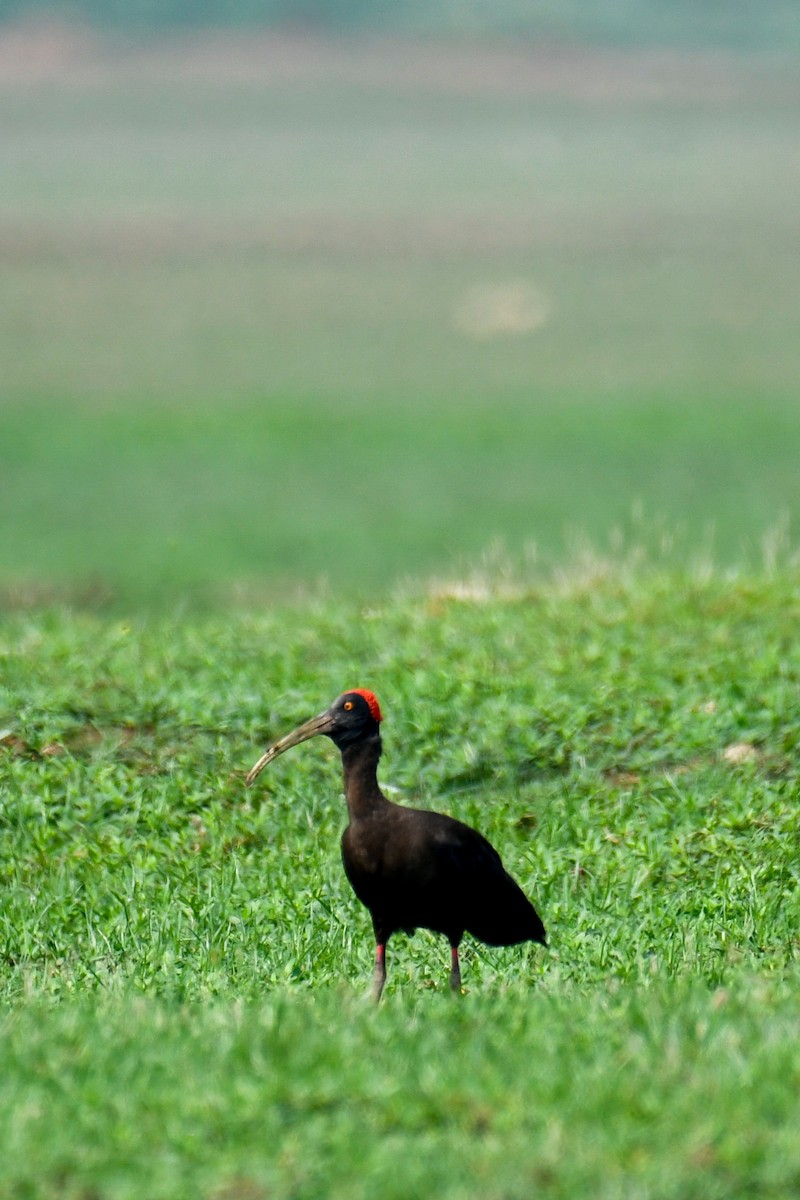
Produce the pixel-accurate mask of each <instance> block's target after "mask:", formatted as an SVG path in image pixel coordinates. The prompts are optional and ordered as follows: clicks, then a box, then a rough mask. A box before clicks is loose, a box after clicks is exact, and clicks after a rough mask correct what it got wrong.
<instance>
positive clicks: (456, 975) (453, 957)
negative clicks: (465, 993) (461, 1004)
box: [450, 946, 461, 992]
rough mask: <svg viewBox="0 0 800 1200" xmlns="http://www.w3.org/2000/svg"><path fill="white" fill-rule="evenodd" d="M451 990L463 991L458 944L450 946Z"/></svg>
mask: <svg viewBox="0 0 800 1200" xmlns="http://www.w3.org/2000/svg"><path fill="white" fill-rule="evenodd" d="M450 991H451V992H460V991H461V966H460V964H459V961H458V946H451V947H450Z"/></svg>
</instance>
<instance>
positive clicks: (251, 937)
mask: <svg viewBox="0 0 800 1200" xmlns="http://www.w3.org/2000/svg"><path fill="white" fill-rule="evenodd" d="M507 586H508V587H510V581H507ZM478 594H479V593H478V592H476V593H475V595H476V596H477V595H478ZM799 597H800V593H798V586H797V579H796V575H795V574H794V573H792V572H789V571H786V570H783V571H780V572H779V573H778V574H777V575H776V576H774V577H773V578H771V579H768V578H765V577H760V578H759V577H755V576H751V577H743V578H741V579H740V580H739V581H730V580H729V581H725V580H723V579H722V578H720V577H717V576H712V578H711V579H705V580H704V579H703V578H701V577H700V576H699V575H698V576H689V575H684V576H680V575H677V574H667V575H664V576H661V577H659V576H651V577H649V578H648V576H647V575H640V576H638V577H636V576H631V575H626V573H625V572H624V571H622V570H620V572H619V573H618V574H617V576H616V577H613V576H612V577H610V578H608V579H606V580H605V581H603V579H602V578H601V577H599V576H597V577H594V578H591V577H586V578H584V579H583V580H581V579H575V580H573V581H572V582H566V581H565V582H563V583H562V584H560V585H557V584H555V583H553V584H551V585H549V586H547V587H545V588H534V589H526V588H524V587H520V589H519V590H518V591H517V592H516V593H515V594H511V593H510V594H509V595H508V596H507V598H505V599H501V598H494V599H492V598H491V597H486V596H484V598H482V599H475V600H461V601H458V600H453V599H448V598H447V596H445V595H442V594H436V593H433V592H431V593H429V594H428V595H424V594H418V595H417V597H416V598H413V599H411V598H405V599H403V598H397V599H385V600H384V601H382V602H381V603H380V604H378V605H377V606H376V607H374V608H370V609H360V608H358V607H355V606H351V605H346V604H343V603H341V602H340V603H338V604H334V603H333V602H331V604H330V605H329V606H328V607H327V609H324V608H322V607H315V606H313V605H308V604H307V605H305V606H304V607H301V608H299V609H298V608H295V609H287V610H286V611H284V612H280V611H273V612H269V613H262V614H260V615H258V616H253V617H245V616H239V617H235V618H232V617H231V618H227V619H225V620H222V619H214V620H210V619H209V620H206V621H202V622H198V621H191V622H190V621H183V622H181V623H177V622H172V621H147V622H136V623H134V624H125V623H122V622H119V621H111V620H101V619H99V618H90V617H81V618H79V617H69V616H63V615H58V614H53V615H51V616H46V615H42V616H37V617H33V616H25V617H18V618H16V619H7V620H6V621H5V623H4V626H3V629H2V635H1V638H2V640H1V641H0V647H1V648H2V679H3V700H2V711H4V712H5V713H6V714H7V718H6V722H5V724H6V727H7V728H8V730H9V731H10V732H9V734H8V735H7V736H6V740H5V753H4V754H3V755H2V758H0V769H2V773H3V774H2V781H1V782H0V788H1V789H2V790H1V792H0V794H1V795H2V807H1V808H0V818H1V819H2V826H3V829H2V840H0V864H1V866H0V870H1V872H2V886H3V896H4V902H3V907H2V916H1V918H0V919H1V921H2V925H1V926H0V928H1V929H2V936H1V942H2V958H3V962H4V966H3V970H2V993H3V997H4V1004H5V1018H4V1021H3V1024H2V1027H1V1029H0V1038H1V1039H2V1043H3V1049H2V1061H3V1064H4V1065H3V1069H2V1071H1V1072H0V1080H2V1083H0V1087H2V1088H3V1089H5V1094H4V1101H5V1102H4V1104H3V1108H4V1110H5V1111H6V1112H7V1113H8V1114H10V1116H9V1118H8V1119H7V1120H6V1122H5V1124H4V1125H3V1126H2V1127H1V1128H0V1164H2V1165H1V1166H0V1194H8V1195H13V1196H31V1197H39V1196H43V1197H44V1196H47V1197H49V1196H56V1195H58V1196H64V1195H67V1196H76V1197H77V1196H85V1195H87V1194H91V1195H93V1196H98V1197H103V1198H105V1197H133V1196H137V1195H141V1194H142V1192H143V1190H144V1191H145V1192H146V1194H147V1195H149V1196H152V1197H162V1196H163V1197H179V1196H189V1195H193V1196H196V1195H202V1196H209V1197H211V1196H213V1197H217V1196H221V1195H225V1196H228V1195H231V1196H233V1195H235V1196H262V1195H263V1196H270V1197H281V1196H286V1197H289V1196H293V1197H296V1196H301V1197H305V1196H309V1197H311V1196H321V1195H335V1196H338V1195H341V1196H345V1195H358V1196H360V1195H363V1196H365V1197H366V1196H367V1195H370V1194H375V1192H376V1190H377V1191H378V1192H380V1193H381V1194H383V1193H386V1194H388V1195H396V1196H398V1197H399V1196H407V1195H411V1194H420V1195H422V1194H431V1193H432V1192H436V1193H437V1194H441V1195H443V1196H447V1197H450V1196H452V1197H476V1198H477V1197H478V1196H481V1197H483V1196H486V1195H496V1196H503V1197H516V1196H520V1197H522V1196H526V1195H529V1194H530V1191H531V1188H533V1187H535V1189H536V1191H537V1192H538V1193H539V1194H542V1195H547V1196H558V1197H561V1196H564V1197H566V1196H575V1195H597V1196H609V1197H611V1196H648V1197H651V1196H652V1197H662V1196H665V1197H666V1196H675V1197H679V1196H680V1197H685V1196H698V1197H699V1196H700V1195H705V1196H709V1195H711V1196H719V1197H723V1196H730V1195H765V1196H773V1197H789V1196H791V1195H793V1194H794V1193H795V1192H796V1189H797V1187H798V1184H799V1183H800V1157H798V1155H799V1154H800V1142H798V1139H797V1118H798V1095H800V1092H799V1091H798V1085H800V1057H799V1056H800V1039H799V1038H798V1030H800V1021H798V1015H800V1013H799V1012H798V1002H797V987H798V983H799V982H800V979H798V951H799V950H800V946H799V945H798V928H800V888H798V883H800V852H798V841H797V829H798V790H797V789H798V773H797V742H798V701H797V695H798V675H800V659H799V658H798V650H797V639H796V627H797V620H798V616H800V599H799ZM353 684H369V685H372V686H373V687H374V688H375V689H376V690H377V691H378V692H379V694H380V696H381V699H382V701H383V705H384V709H385V712H386V725H385V750H386V754H385V760H384V765H383V766H382V770H381V778H382V781H383V783H384V785H385V786H387V787H390V788H393V789H395V791H394V792H393V793H392V794H393V795H395V796H396V798H397V799H399V800H400V801H405V802H417V803H421V804H423V805H428V806H432V807H437V808H440V809H444V810H447V811H448V812H450V813H452V814H454V815H457V816H459V817H461V818H463V819H466V820H467V821H470V822H472V823H474V824H476V825H478V826H480V828H481V829H482V830H484V831H485V832H486V833H487V834H488V835H489V836H490V838H491V839H492V840H493V841H494V842H495V843H496V844H497V845H498V847H499V848H500V849H501V851H502V853H503V856H504V859H505V862H506V864H507V865H508V867H509V868H510V869H511V870H512V871H513V873H514V874H515V875H516V876H517V878H519V879H520V881H521V882H522V884H523V885H524V887H525V888H526V890H527V891H528V892H529V893H530V894H531V896H532V897H533V898H534V899H535V901H536V903H537V906H538V907H540V909H541V911H542V913H543V916H544V918H545V921H546V923H547V927H548V931H549V935H550V941H551V944H550V947H549V948H548V949H547V950H542V949H541V948H538V947H536V948H534V947H528V948H525V947H523V948H510V949H489V948H487V947H483V946H479V945H477V944H472V943H469V944H465V953H464V973H465V982H466V985H467V989H468V995H467V997H466V999H465V1002H464V1004H463V1006H462V1007H459V1005H458V1003H455V1002H452V1001H451V999H450V997H449V996H448V995H447V989H446V968H447V948H446V945H445V944H444V943H443V940H442V939H437V938H434V937H432V936H430V935H426V934H424V933H420V934H418V935H417V936H416V937H415V938H413V939H404V938H397V939H396V940H394V941H393V942H392V943H391V945H390V955H389V966H390V976H389V984H388V986H387V992H386V997H385V1002H384V1004H383V1005H382V1007H381V1010H380V1011H379V1012H377V1013H373V1012H372V1010H371V1007H370V1005H369V1003H368V1001H367V999H366V990H367V982H368V979H369V975H370V969H371V957H372V945H371V936H370V932H369V921H368V917H367V914H366V913H365V912H364V911H363V910H361V909H360V908H359V907H358V905H357V903H356V901H355V900H354V898H353V897H352V895H351V894H350V892H349V889H348V887H347V884H346V882H345V880H344V876H343V872H342V869H341V864H340V862H339V852H338V846H337V842H338V836H339V832H340V830H341V828H342V826H343V823H344V816H343V806H342V802H341V799H340V798H339V795H338V793H339V788H340V783H339V778H338V775H339V767H338V762H337V755H336V753H335V752H334V751H333V748H332V747H330V746H329V744H328V743H323V744H312V745H310V746H307V747H303V748H301V749H298V750H297V751H295V752H294V753H293V754H292V755H290V756H287V757H286V758H285V759H281V761H280V762H279V763H277V764H275V766H274V767H273V768H271V769H270V772H269V774H268V776H266V777H262V780H261V781H259V786H258V788H257V789H255V791H254V793H253V794H246V793H245V790H244V788H243V783H242V773H243V771H244V770H245V769H246V768H247V767H248V766H249V765H250V764H251V762H252V761H253V760H254V758H255V756H256V755H257V753H258V751H259V749H260V748H261V746H262V745H263V743H264V741H265V740H266V739H267V738H268V737H270V736H272V735H274V734H276V733H278V732H279V731H282V730H284V729H286V728H288V727H290V726H291V725H293V724H294V723H295V722H296V721H298V720H299V719H300V718H302V717H304V716H307V715H309V714H310V713H313V712H316V711H318V710H319V709H320V708H321V707H322V706H323V705H324V704H325V703H327V701H328V700H329V699H331V698H332V697H333V696H334V695H335V694H336V692H338V691H339V690H341V689H342V688H344V687H347V686H352V685H353ZM262 782H263V787H262ZM3 1188H5V1193H3Z"/></svg>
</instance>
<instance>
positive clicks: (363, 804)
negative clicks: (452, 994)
mask: <svg viewBox="0 0 800 1200" xmlns="http://www.w3.org/2000/svg"><path fill="white" fill-rule="evenodd" d="M381 720H382V715H381V709H380V705H379V704H378V700H377V698H376V696H375V695H374V693H373V692H370V691H367V690H366V689H365V688H354V689H353V690H352V691H350V692H344V693H343V694H342V695H341V696H339V697H338V698H337V699H336V700H334V702H333V704H332V705H331V706H330V708H328V709H326V711H325V712H323V713H320V715H319V716H318V717H312V719H311V720H310V721H306V722H305V723H304V724H303V725H300V726H298V728H297V729H295V730H293V731H292V732H291V733H287V734H286V735H285V736H284V737H282V738H279V739H278V740H277V741H275V742H273V743H272V744H271V745H270V746H269V748H268V749H267V751H266V752H265V753H264V754H263V755H262V756H261V758H260V759H259V760H258V762H257V763H256V764H255V766H254V767H253V768H252V770H251V771H250V772H249V773H248V775H247V783H248V784H251V783H252V782H253V780H254V779H255V778H256V776H257V775H259V774H260V773H261V771H263V769H264V767H266V766H267V764H268V763H270V762H272V760H273V758H277V756H278V755H279V754H283V752H284V750H288V749H289V748H290V747H291V746H297V745H298V744H299V743H300V742H304V741H306V739H307V738H311V737H315V736H316V735H317V734H325V735H326V736H327V737H329V738H331V739H332V740H333V742H334V743H335V744H336V746H337V747H338V748H339V750H340V751H341V754H342V765H343V768H344V791H345V797H346V800H347V811H348V815H349V817H350V823H349V824H348V826H347V828H346V829H345V831H344V834H343V836H342V859H343V862H344V869H345V873H346V875H347V878H348V879H349V880H350V883H351V885H352V888H353V891H354V892H355V894H356V896H357V897H358V899H359V900H360V901H361V903H362V904H364V905H366V907H367V908H368V909H369V911H370V915H371V917H372V924H373V927H374V930H375V941H376V957H375V975H374V985H373V994H374V996H375V999H376V1000H379V999H380V996H381V992H382V991H383V985H384V983H385V982H386V943H387V942H388V940H389V938H390V937H391V936H392V934H393V933H396V932H398V931H402V932H403V933H413V932H414V930H415V929H417V928H421V929H431V930H433V931H434V932H435V933H443V934H444V935H445V937H446V938H447V939H448V941H449V942H450V952H451V967H450V987H451V988H452V989H453V991H460V989H461V970H460V967H459V961H458V947H459V944H460V942H461V939H462V938H463V936H464V933H465V932H468V933H471V934H472V935H473V937H476V938H478V940H479V941H482V942H486V943H487V944H488V945H490V946H511V945H515V944H517V943H519V942H541V943H542V944H543V945H545V944H546V941H545V930H544V925H543V924H542V922H541V920H540V918H539V915H538V913H537V912H536V910H535V909H534V907H533V905H532V904H531V902H530V900H528V898H527V896H526V895H525V894H524V892H523V891H522V890H521V888H520V887H519V886H518V885H517V884H516V883H515V882H514V880H513V879H512V878H511V876H510V875H509V874H508V872H507V871H506V870H505V868H504V867H503V864H502V862H501V861H500V855H499V854H498V853H497V851H496V850H495V848H494V847H493V846H492V845H491V844H490V843H489V842H488V841H487V840H486V838H485V837H483V836H482V835H481V834H480V833H478V832H477V830H475V829H472V828H470V826H469V825H464V824H462V822H461V821H456V820H454V818H453V817H447V816H445V815H444V814H443V813H437V812H428V811H426V810H423V809H417V808H404V807H403V806H402V805H399V804H394V803H392V801H391V800H387V798H386V797H385V796H384V794H383V792H382V791H381V789H380V787H379V786H378V776H377V770H378V759H379V758H380V756H381V733H380V723H381Z"/></svg>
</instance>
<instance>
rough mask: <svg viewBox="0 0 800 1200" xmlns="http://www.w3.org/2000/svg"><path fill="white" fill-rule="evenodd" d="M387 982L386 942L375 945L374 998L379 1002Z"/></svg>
mask: <svg viewBox="0 0 800 1200" xmlns="http://www.w3.org/2000/svg"><path fill="white" fill-rule="evenodd" d="M385 983H386V942H378V945H377V946H376V947H375V974H374V975H373V977H372V998H373V1000H374V1001H375V1003H376V1004H377V1003H378V1001H379V1000H380V998H381V992H382V991H383V985H384V984H385Z"/></svg>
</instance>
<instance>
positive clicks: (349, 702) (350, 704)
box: [344, 700, 353, 712]
mask: <svg viewBox="0 0 800 1200" xmlns="http://www.w3.org/2000/svg"><path fill="white" fill-rule="evenodd" d="M352 707H353V701H352V700H345V702H344V710H345V712H350V709H351V708H352Z"/></svg>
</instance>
